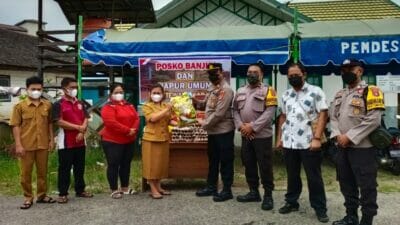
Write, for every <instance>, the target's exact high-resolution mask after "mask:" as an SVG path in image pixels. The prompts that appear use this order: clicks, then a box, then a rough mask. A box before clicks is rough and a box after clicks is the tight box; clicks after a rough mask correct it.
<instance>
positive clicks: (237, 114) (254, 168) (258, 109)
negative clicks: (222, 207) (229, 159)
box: [233, 64, 278, 210]
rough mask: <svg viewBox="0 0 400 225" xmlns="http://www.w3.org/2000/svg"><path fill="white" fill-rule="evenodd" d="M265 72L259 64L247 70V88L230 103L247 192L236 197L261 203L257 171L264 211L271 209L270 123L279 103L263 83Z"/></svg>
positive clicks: (272, 185)
mask: <svg viewBox="0 0 400 225" xmlns="http://www.w3.org/2000/svg"><path fill="white" fill-rule="evenodd" d="M263 76H264V70H263V68H262V67H261V65H259V64H251V65H250V66H249V68H248V69H247V83H248V84H247V85H245V86H243V87H241V88H239V89H238V91H237V93H236V96H235V100H234V103H233V109H234V111H233V112H234V119H235V126H236V129H238V130H239V131H240V132H241V135H242V149H241V156H242V163H243V165H244V167H245V174H246V181H247V184H248V185H249V189H250V192H248V193H247V194H245V195H239V196H238V197H237V201H239V202H259V201H261V197H260V193H259V191H258V186H259V176H258V170H259V171H260V176H261V183H262V185H263V188H264V200H263V203H262V204H261V208H262V209H263V210H271V209H272V208H273V199H272V190H273V189H274V177H273V171H272V120H273V118H274V115H275V110H276V106H277V105H278V100H277V97H276V94H275V90H274V89H273V88H272V87H269V86H268V85H264V84H263V83H262V80H263Z"/></svg>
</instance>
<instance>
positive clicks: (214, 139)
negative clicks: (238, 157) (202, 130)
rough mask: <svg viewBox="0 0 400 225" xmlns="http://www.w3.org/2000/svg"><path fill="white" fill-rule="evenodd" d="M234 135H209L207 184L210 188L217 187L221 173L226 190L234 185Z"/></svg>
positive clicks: (232, 133)
mask: <svg viewBox="0 0 400 225" xmlns="http://www.w3.org/2000/svg"><path fill="white" fill-rule="evenodd" d="M234 135H235V134H234V131H230V132H228V133H224V134H212V135H208V163H209V166H208V177H207V183H208V185H209V186H213V187H216V186H217V183H218V174H219V172H221V178H222V182H223V183H224V188H227V189H230V188H231V186H232V184H233V161H234V158H235V157H234V145H233V137H234Z"/></svg>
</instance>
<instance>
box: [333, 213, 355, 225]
mask: <svg viewBox="0 0 400 225" xmlns="http://www.w3.org/2000/svg"><path fill="white" fill-rule="evenodd" d="M332 225H358V216H357V215H347V216H345V217H344V218H343V219H341V220H338V221H335V222H333V223H332Z"/></svg>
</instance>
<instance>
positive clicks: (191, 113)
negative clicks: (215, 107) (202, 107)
mask: <svg viewBox="0 0 400 225" xmlns="http://www.w3.org/2000/svg"><path fill="white" fill-rule="evenodd" d="M171 104H172V110H173V116H172V120H175V121H176V122H178V125H179V126H187V125H189V124H192V123H196V110H195V108H194V107H193V103H192V96H191V94H190V93H187V92H184V93H182V95H179V96H175V97H172V98H171Z"/></svg>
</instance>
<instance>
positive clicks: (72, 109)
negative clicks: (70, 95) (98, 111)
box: [53, 97, 89, 149]
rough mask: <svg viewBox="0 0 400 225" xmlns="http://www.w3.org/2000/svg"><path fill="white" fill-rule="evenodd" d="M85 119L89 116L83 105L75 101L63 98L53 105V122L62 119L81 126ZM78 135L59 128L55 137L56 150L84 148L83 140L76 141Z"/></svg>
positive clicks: (77, 132) (74, 131)
mask: <svg viewBox="0 0 400 225" xmlns="http://www.w3.org/2000/svg"><path fill="white" fill-rule="evenodd" d="M86 118H89V114H88V112H87V111H86V109H85V105H84V104H83V103H82V102H81V101H79V100H77V99H75V100H74V101H70V100H67V99H66V98H65V97H63V98H61V99H60V100H59V101H57V102H55V103H54V104H53V121H58V120H60V119H62V120H64V121H66V122H69V123H72V124H76V125H81V124H83V121H84V120H85V119H86ZM78 134H79V131H77V130H67V129H63V128H61V127H60V131H59V133H58V135H57V140H58V141H57V147H58V149H70V148H79V147H84V146H85V140H82V141H79V142H77V141H76V136H77V135H78Z"/></svg>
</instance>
